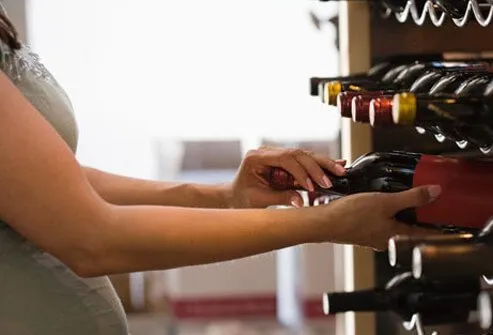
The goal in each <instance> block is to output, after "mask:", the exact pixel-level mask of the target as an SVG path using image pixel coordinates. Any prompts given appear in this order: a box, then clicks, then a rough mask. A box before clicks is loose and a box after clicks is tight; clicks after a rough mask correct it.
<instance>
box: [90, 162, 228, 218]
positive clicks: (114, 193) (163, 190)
mask: <svg viewBox="0 0 493 335" xmlns="http://www.w3.org/2000/svg"><path fill="white" fill-rule="evenodd" d="M83 170H84V173H85V175H86V177H87V179H88V180H89V183H90V184H91V186H92V187H93V188H94V189H95V190H96V192H98V194H99V195H100V196H101V197H102V198H103V199H104V200H106V201H107V202H109V203H111V204H115V205H159V206H181V207H201V208H227V207H229V206H228V198H229V189H228V187H227V185H200V184H192V183H173V182H162V181H154V180H144V179H138V178H131V177H125V176H120V175H116V174H112V173H108V172H104V171H101V170H98V169H95V168H90V167H83Z"/></svg>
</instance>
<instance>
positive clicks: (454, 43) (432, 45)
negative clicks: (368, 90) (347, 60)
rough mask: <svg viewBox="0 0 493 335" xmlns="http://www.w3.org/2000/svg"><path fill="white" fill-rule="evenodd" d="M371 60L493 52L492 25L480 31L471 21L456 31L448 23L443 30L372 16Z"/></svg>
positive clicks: (477, 25)
mask: <svg viewBox="0 0 493 335" xmlns="http://www.w3.org/2000/svg"><path fill="white" fill-rule="evenodd" d="M370 21H371V51H372V56H373V57H375V56H377V57H380V56H385V55H391V54H399V53H406V54H407V53H409V54H414V53H432V52H482V51H492V50H493V38H491V36H493V25H490V26H488V27H481V26H480V25H479V24H477V23H476V22H474V21H472V22H471V23H469V24H468V25H467V26H465V27H463V28H459V27H457V26H455V25H454V24H453V23H452V22H450V21H447V23H446V24H444V26H442V27H435V26H434V25H433V24H431V23H428V24H425V25H423V26H417V25H415V24H414V23H411V22H406V23H399V22H397V20H395V19H394V18H389V19H382V18H380V17H378V16H376V15H371V19H370Z"/></svg>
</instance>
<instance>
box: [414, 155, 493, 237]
mask: <svg viewBox="0 0 493 335" xmlns="http://www.w3.org/2000/svg"><path fill="white" fill-rule="evenodd" d="M422 185H440V186H441V188H442V193H441V194H440V196H439V197H438V198H437V199H436V200H435V201H434V202H432V203H430V204H428V205H425V206H423V207H419V208H417V209H416V215H417V220H418V221H419V222H423V223H431V224H437V225H445V226H448V225H450V226H457V227H463V228H473V229H481V228H482V227H483V226H484V225H485V224H486V223H487V221H488V220H489V219H490V218H491V217H493V161H491V160H490V161H487V160H477V159H475V160H467V159H463V158H461V159H456V158H449V157H441V156H428V155H423V156H422V158H421V160H420V161H419V163H418V164H417V166H416V170H415V172H414V178H413V186H422Z"/></svg>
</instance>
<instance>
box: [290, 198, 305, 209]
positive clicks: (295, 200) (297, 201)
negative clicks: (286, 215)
mask: <svg viewBox="0 0 493 335" xmlns="http://www.w3.org/2000/svg"><path fill="white" fill-rule="evenodd" d="M291 205H292V206H293V207H296V208H300V207H301V206H302V205H301V201H300V198H298V197H292V198H291Z"/></svg>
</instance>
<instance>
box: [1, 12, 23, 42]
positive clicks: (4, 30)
mask: <svg viewBox="0 0 493 335" xmlns="http://www.w3.org/2000/svg"><path fill="white" fill-rule="evenodd" d="M0 40H2V42H4V43H5V44H7V45H8V46H9V47H10V49H12V50H17V49H20V48H21V43H20V42H19V39H18V38H17V30H16V29H15V27H14V25H13V24H12V22H10V20H9V18H8V17H7V16H6V15H5V14H3V13H0Z"/></svg>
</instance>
